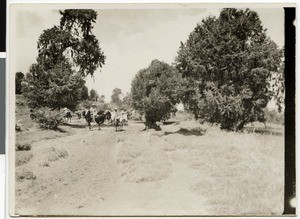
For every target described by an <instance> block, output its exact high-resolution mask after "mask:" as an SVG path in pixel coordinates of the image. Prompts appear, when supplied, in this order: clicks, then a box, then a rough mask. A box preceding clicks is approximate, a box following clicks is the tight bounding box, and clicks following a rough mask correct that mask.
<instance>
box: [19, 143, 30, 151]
mask: <svg viewBox="0 0 300 219" xmlns="http://www.w3.org/2000/svg"><path fill="white" fill-rule="evenodd" d="M15 149H16V151H30V150H31V149H32V146H31V144H29V143H25V144H20V143H16V147H15Z"/></svg>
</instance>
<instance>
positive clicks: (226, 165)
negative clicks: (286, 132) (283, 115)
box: [163, 122, 284, 215]
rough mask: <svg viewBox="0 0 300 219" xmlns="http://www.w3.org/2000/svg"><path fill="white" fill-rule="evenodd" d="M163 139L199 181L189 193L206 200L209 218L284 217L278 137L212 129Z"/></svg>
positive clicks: (280, 139)
mask: <svg viewBox="0 0 300 219" xmlns="http://www.w3.org/2000/svg"><path fill="white" fill-rule="evenodd" d="M191 123H193V122H191ZM191 126H193V125H192V124H191ZM277 128H278V129H276V130H277V131H278V130H280V128H279V127H277ZM272 129H273V130H274V127H272ZM276 133H277V132H276ZM163 139H164V140H165V141H167V142H169V143H170V144H171V145H174V147H175V149H176V150H177V160H180V161H182V162H184V163H186V164H187V165H189V167H190V168H192V169H193V174H194V175H195V176H197V177H196V178H198V179H197V182H194V183H193V185H191V186H190V190H191V191H192V192H193V193H194V194H195V195H198V196H200V197H203V198H205V199H206V205H207V206H209V211H210V212H211V213H210V214H213V215H275V214H276V215H279V214H281V213H282V211H283V186H284V184H283V179H284V178H283V177H284V172H283V171H284V159H283V158H284V157H283V155H284V138H283V137H282V135H278V134H274V135H272V134H269V132H265V134H257V133H252V134H247V133H231V132H225V131H220V130H218V129H215V128H211V129H209V130H208V133H206V134H205V135H204V136H199V137H198V136H195V137H192V136H189V137H187V136H184V135H179V134H174V135H167V136H164V137H163ZM178 150H180V151H178Z"/></svg>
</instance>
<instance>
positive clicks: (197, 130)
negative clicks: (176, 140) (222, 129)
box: [165, 128, 205, 136]
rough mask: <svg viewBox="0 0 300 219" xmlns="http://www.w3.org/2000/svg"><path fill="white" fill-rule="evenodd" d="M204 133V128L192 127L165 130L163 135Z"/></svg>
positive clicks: (199, 134)
mask: <svg viewBox="0 0 300 219" xmlns="http://www.w3.org/2000/svg"><path fill="white" fill-rule="evenodd" d="M204 133H205V130H203V129H201V128H193V129H186V128H180V129H179V130H177V131H176V132H165V135H171V134H181V135H185V136H190V135H196V136H202V135H204Z"/></svg>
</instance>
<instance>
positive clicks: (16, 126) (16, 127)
mask: <svg viewBox="0 0 300 219" xmlns="http://www.w3.org/2000/svg"><path fill="white" fill-rule="evenodd" d="M15 130H16V132H21V131H22V128H21V126H19V125H18V124H16V125H15Z"/></svg>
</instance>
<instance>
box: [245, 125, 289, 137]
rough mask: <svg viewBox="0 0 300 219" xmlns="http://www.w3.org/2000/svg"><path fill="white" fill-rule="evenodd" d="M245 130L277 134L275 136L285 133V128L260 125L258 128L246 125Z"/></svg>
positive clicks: (263, 133)
mask: <svg viewBox="0 0 300 219" xmlns="http://www.w3.org/2000/svg"><path fill="white" fill-rule="evenodd" d="M244 132H248V133H258V134H262V135H275V136H282V135H283V130H281V129H278V128H273V127H258V128H253V127H246V128H244Z"/></svg>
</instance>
